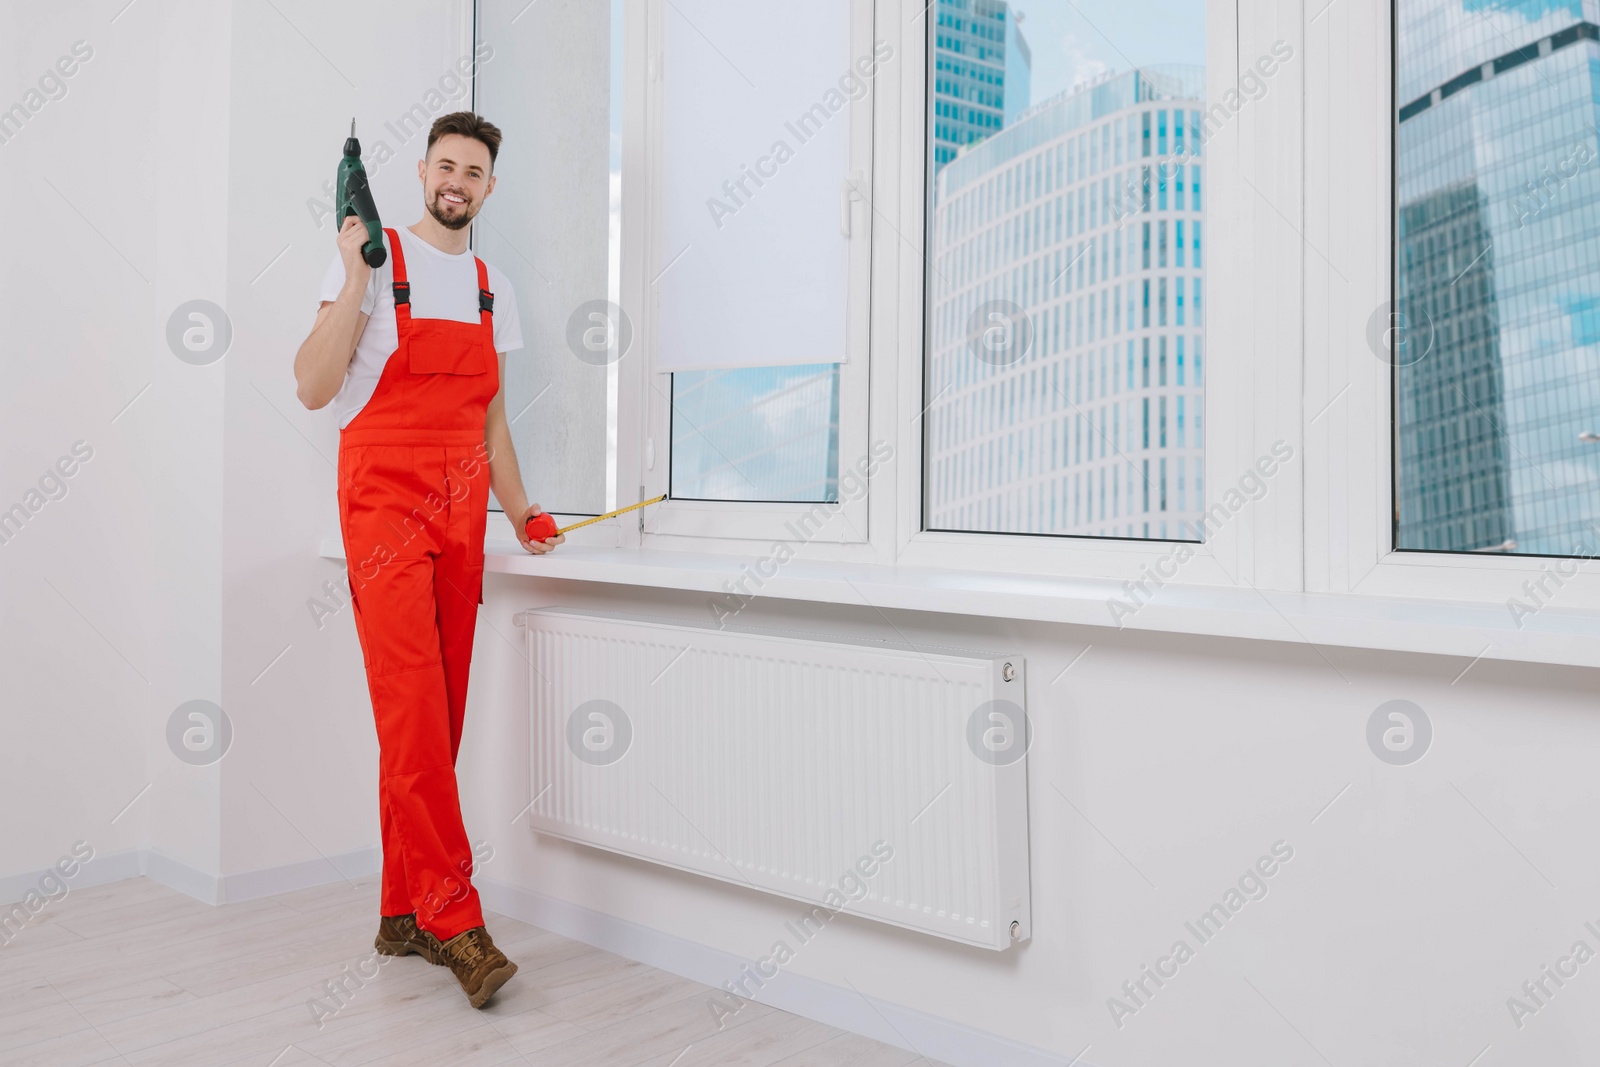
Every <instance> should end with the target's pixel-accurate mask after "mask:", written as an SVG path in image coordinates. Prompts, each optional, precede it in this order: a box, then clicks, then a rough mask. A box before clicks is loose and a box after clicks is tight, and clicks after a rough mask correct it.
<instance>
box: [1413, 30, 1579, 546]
mask: <svg viewBox="0 0 1600 1067" xmlns="http://www.w3.org/2000/svg"><path fill="white" fill-rule="evenodd" d="M1397 15H1398V20H1399V24H1398V36H1397V48H1398V70H1397V82H1398V92H1397V95H1396V105H1397V115H1396V118H1397V121H1398V127H1397V132H1396V137H1397V142H1396V156H1395V160H1396V172H1397V175H1396V176H1397V183H1398V188H1397V190H1396V213H1397V218H1396V240H1395V251H1396V263H1395V285H1396V312H1397V313H1398V315H1399V318H1398V319H1397V320H1396V322H1397V324H1399V325H1400V326H1401V327H1402V328H1403V331H1404V333H1403V338H1404V340H1403V343H1401V344H1399V345H1397V346H1395V349H1394V362H1395V363H1396V366H1397V370H1396V390H1397V393H1396V398H1395V399H1396V403H1395V417H1396V426H1395V445H1396V448H1395V465H1396V471H1395V497H1396V501H1395V503H1396V517H1397V538H1396V544H1397V546H1398V547H1400V548H1403V549H1434V550H1447V551H1471V550H1478V551H1514V552H1521V553H1541V554H1555V555H1570V554H1577V553H1581V554H1585V555H1589V554H1593V553H1594V552H1595V550H1596V549H1600V527H1597V524H1596V519H1600V481H1597V479H1600V444H1597V443H1591V442H1589V441H1586V440H1584V439H1583V435H1586V434H1590V433H1593V432H1595V431H1600V144H1597V134H1596V120H1597V118H1600V43H1597V42H1600V0H1399V2H1398V8H1397Z"/></svg>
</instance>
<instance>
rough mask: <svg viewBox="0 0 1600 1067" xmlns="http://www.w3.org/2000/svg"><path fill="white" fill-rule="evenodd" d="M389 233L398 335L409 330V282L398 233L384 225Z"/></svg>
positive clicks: (404, 256) (395, 319)
mask: <svg viewBox="0 0 1600 1067" xmlns="http://www.w3.org/2000/svg"><path fill="white" fill-rule="evenodd" d="M383 232H384V233H386V234H388V235H389V254H390V255H391V256H393V257H394V321H395V326H396V328H397V329H398V330H399V331H400V335H401V336H402V337H404V336H405V335H406V334H408V333H410V332H411V283H410V282H408V281H407V280H406V254H405V253H404V252H403V251H401V249H400V235H399V234H398V233H396V232H395V231H394V230H391V229H389V228H388V227H384V230H383Z"/></svg>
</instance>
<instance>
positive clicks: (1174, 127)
mask: <svg viewBox="0 0 1600 1067" xmlns="http://www.w3.org/2000/svg"><path fill="white" fill-rule="evenodd" d="M936 4H937V7H938V9H939V11H940V13H941V16H944V15H948V16H950V18H949V19H945V18H943V17H941V19H940V24H941V25H942V26H944V27H945V30H944V31H943V32H941V33H940V34H938V35H935V36H933V37H932V39H931V41H930V45H931V47H932V50H933V55H932V58H931V59H930V66H931V67H932V68H934V69H936V70H940V71H949V72H950V74H949V75H948V76H945V77H941V78H938V79H934V80H932V81H930V83H929V90H930V91H929V99H928V101H927V107H928V113H929V115H930V116H936V115H938V114H939V113H940V107H941V105H942V104H943V103H945V102H946V100H948V99H951V98H955V99H960V98H963V97H965V96H968V95H970V93H971V92H972V91H973V89H974V88H975V87H976V81H975V76H976V74H977V73H978V72H979V71H980V70H982V69H983V67H984V64H981V63H975V62H972V61H970V60H968V61H967V62H966V63H965V66H964V67H963V68H962V70H963V71H964V77H963V76H961V75H959V74H958V73H957V72H956V70H955V67H954V59H953V57H954V56H955V55H957V54H970V50H969V49H965V50H964V49H963V47H962V45H963V41H964V38H963V34H962V32H961V31H960V30H959V27H960V26H961V25H962V17H963V16H964V15H966V14H967V13H969V12H971V11H975V10H977V9H978V8H982V9H983V10H984V11H985V12H988V13H989V14H990V15H991V16H992V19H991V21H993V22H995V23H997V24H998V25H999V26H1002V27H1004V34H1003V35H1002V36H1003V40H1004V48H1003V49H1000V48H996V49H994V50H993V52H992V53H991V55H990V58H989V60H988V69H989V70H991V71H993V72H995V73H996V74H998V73H999V72H1004V88H1003V91H1002V92H1000V93H998V94H996V104H995V109H994V113H995V116H996V118H997V119H998V121H997V122H996V124H995V125H994V126H993V127H992V128H990V129H988V130H986V131H984V132H983V133H982V135H981V136H963V137H960V138H950V137H948V136H947V134H946V130H945V127H943V126H941V125H939V124H937V123H931V124H930V138H929V143H928V145H927V169H928V171H929V173H930V190H929V202H928V212H927V218H928V238H927V247H928V250H929V254H928V270H927V277H926V303H927V317H928V324H927V328H926V335H925V354H924V359H925V374H924V381H923V398H924V402H925V403H926V404H927V409H926V418H925V420H924V426H923V433H924V446H923V448H924V466H925V470H926V475H925V478H924V523H925V526H926V528H927V529H929V530H946V531H960V532H974V533H1023V534H1050V535H1079V536H1090V537H1119V538H1125V537H1133V538H1155V539H1173V540H1201V539H1202V538H1203V529H1204V523H1203V522H1202V521H1201V517H1202V513H1203V505H1204V496H1203V491H1202V485H1203V483H1202V481H1201V479H1200V478H1199V477H1198V472H1199V471H1200V470H1201V469H1202V467H1203V462H1204V448H1203V443H1202V442H1203V438H1202V434H1201V419H1200V412H1201V409H1202V405H1203V397H1204V388H1203V386H1202V384H1201V380H1200V378H1199V376H1198V374H1196V375H1192V376H1190V377H1189V378H1188V379H1187V380H1184V381H1180V380H1179V379H1178V377H1177V376H1176V375H1172V376H1169V375H1168V374H1167V373H1166V362H1165V360H1166V353H1167V352H1168V351H1169V350H1170V351H1174V352H1175V351H1177V350H1178V346H1180V345H1185V346H1187V347H1188V349H1189V350H1191V351H1193V352H1196V353H1198V352H1199V351H1200V349H1201V346H1202V338H1203V330H1202V328H1201V322H1202V319H1201V314H1200V301H1201V298H1202V289H1201V282H1200V276H1201V267H1200V261H1199V256H1198V251H1195V253H1194V254H1193V255H1184V254H1183V253H1184V251H1185V250H1184V249H1183V248H1182V244H1181V243H1182V241H1183V239H1184V236H1185V235H1186V234H1193V235H1194V238H1193V239H1194V240H1195V242H1196V245H1197V244H1198V235H1199V232H1200V231H1199V227H1200V225H1201V221H1202V218H1203V213H1202V210H1201V202H1200V198H1199V193H1198V183H1199V176H1198V172H1199V170H1200V167H1201V165H1202V160H1203V158H1204V157H1203V152H1202V148H1201V140H1202V138H1201V136H1200V132H1201V131H1200V130H1199V123H1198V118H1199V114H1200V110H1201V109H1202V108H1203V107H1204V106H1205V84H1206V83H1205V70H1204V67H1203V65H1202V64H1203V62H1204V56H1205V47H1204V40H1205V34H1204V26H1205V5H1204V2H1203V0H1163V2H1162V3H1160V4H1158V5H1156V6H1157V7H1158V8H1159V9H1160V10H1159V11H1158V12H1149V13H1148V16H1149V17H1148V18H1147V19H1145V20H1142V21H1141V23H1140V24H1141V25H1145V24H1148V25H1149V26H1151V27H1155V28H1151V29H1147V30H1143V31H1141V32H1143V33H1145V34H1147V35H1148V38H1149V39H1148V40H1146V41H1144V42H1142V47H1141V49H1140V51H1141V52H1142V53H1154V57H1153V58H1152V60H1151V61H1150V62H1149V63H1147V64H1146V65H1141V66H1138V67H1131V66H1130V65H1129V63H1128V60H1127V59H1126V58H1125V56H1124V54H1123V52H1122V51H1121V50H1119V49H1118V48H1116V47H1114V46H1112V45H1111V44H1110V43H1108V42H1106V41H1105V38H1104V37H1103V36H1102V35H1101V34H1100V33H1099V32H1098V31H1097V30H1095V28H1094V24H1095V20H1096V15H1097V10H1096V9H1097V8H1103V9H1104V13H1105V14H1106V15H1108V16H1109V15H1110V14H1111V13H1112V10H1113V8H1114V7H1116V6H1117V5H1113V4H1111V3H1110V2H1109V0H1104V2H1103V3H1101V4H1098V5H1097V4H1087V3H1068V2H1067V0H1040V2H1037V3H1034V4H1030V5H1029V6H1028V9H1027V12H1026V18H1025V19H1024V18H1023V17H1022V13H1021V12H1019V11H1018V10H1017V6H1016V5H1015V4H1008V3H1005V2H1001V0H936ZM1030 38H1032V39H1036V40H1040V41H1044V42H1054V41H1059V40H1063V39H1068V38H1070V39H1073V40H1075V41H1077V42H1078V43H1079V45H1080V46H1082V47H1083V48H1085V49H1088V51H1087V52H1086V53H1084V54H1080V55H1078V56H1077V57H1076V58H1075V59H1073V60H1072V61H1070V62H1069V60H1068V58H1067V54H1066V53H1065V52H1063V51H1062V50H1060V49H1057V48H1054V47H1050V48H1041V49H1039V50H1037V51H1035V50H1034V49H1032V48H1031V47H1030V44H1029V40H1030ZM1094 42H1098V43H1094ZM1136 135H1137V136H1138V138H1139V143H1140V150H1139V155H1140V157H1141V159H1148V161H1149V162H1147V163H1143V164H1141V165H1140V167H1139V168H1138V170H1137V172H1135V171H1132V170H1126V171H1125V170H1123V169H1121V168H1120V166H1119V164H1121V163H1122V161H1123V156H1124V151H1123V149H1124V145H1125V144H1127V145H1128V147H1129V150H1130V154H1131V148H1132V140H1133V138H1134V137H1135V136H1136ZM1058 161H1059V164H1058ZM1058 165H1060V166H1061V167H1062V174H1063V180H1062V181H1060V182H1055V181H1053V180H1051V179H1052V178H1053V176H1054V174H1055V173H1056V167H1057V166H1058ZM1191 176H1192V181H1193V183H1194V185H1193V189H1194V191H1193V193H1192V195H1190V196H1187V197H1185V196H1183V195H1182V194H1181V193H1180V192H1179V191H1178V190H1181V189H1182V187H1183V186H1182V183H1183V182H1184V181H1185V180H1190V179H1191ZM1152 183H1153V185H1154V187H1153V188H1152ZM1052 221H1054V224H1052ZM1062 222H1064V225H1062V224H1061V223H1062ZM1174 242H1176V244H1175V243H1174ZM1124 245H1126V246H1127V248H1128V254H1127V255H1126V256H1124V254H1123V249H1124ZM1136 249H1137V255H1136V254H1135V250H1136ZM1152 305H1153V306H1152ZM1152 341H1154V342H1155V343H1156V346H1157V350H1158V352H1159V353H1160V357H1159V358H1160V360H1161V363H1160V368H1159V373H1158V374H1157V375H1156V377H1155V379H1154V380H1152V379H1151V376H1150V374H1149V366H1148V360H1149V355H1148V353H1149V349H1150V346H1151V343H1152ZM1123 351H1125V352H1126V354H1127V356H1128V360H1127V362H1128V367H1129V370H1128V373H1127V374H1126V375H1124V374H1121V373H1119V368H1120V367H1121V363H1120V362H1119V361H1118V359H1117V358H1116V353H1119V352H1123ZM1135 351H1139V352H1140V353H1142V354H1143V355H1142V358H1143V359H1144V360H1145V361H1146V362H1145V365H1144V373H1143V374H1142V375H1141V376H1139V377H1137V378H1136V377H1135V375H1134V374H1133V373H1132V369H1131V368H1132V355H1133V353H1134V352H1135ZM1086 362H1087V364H1088V367H1089V372H1088V373H1089V378H1088V383H1089V384H1088V389H1089V395H1088V397H1085V396H1082V395H1079V394H1078V393H1076V392H1074V391H1073V390H1072V389H1071V388H1070V386H1068V387H1064V386H1062V385H1057V384H1054V383H1057V382H1059V381H1063V380H1064V379H1065V378H1066V375H1067V373H1070V372H1075V371H1077V370H1078V369H1079V368H1081V367H1083V366H1084V364H1085V363H1086ZM1097 365H1098V367H1099V375H1098V378H1097V377H1096V372H1095V367H1096V366H1097ZM1108 367H1109V370H1108V369H1107V368H1108ZM1041 371H1042V372H1043V373H1040V372H1041ZM1046 391H1048V393H1049V395H1045V392H1046ZM1091 399H1092V400H1093V402H1090V400H1091ZM1180 402H1181V403H1182V404H1183V405H1184V408H1183V410H1184V411H1185V412H1188V413H1192V415H1191V418H1192V422H1191V423H1190V424H1189V426H1188V427H1186V429H1187V431H1188V432H1186V433H1185V434H1184V435H1183V436H1182V437H1180V436H1179V435H1177V434H1175V433H1168V432H1167V421H1166V418H1167V416H1166V413H1167V412H1168V411H1169V410H1176V406H1177V405H1178V404H1179V403H1180ZM1152 411H1154V412H1155V415H1154V419H1155V421H1154V424H1153V425H1152V414H1151V412H1152ZM1135 425H1137V426H1138V427H1139V429H1138V431H1137V433H1135V432H1134V429H1133V428H1134V426H1135ZM1067 426H1071V427H1073V432H1074V433H1075V434H1077V435H1079V437H1078V438H1077V439H1078V440H1079V441H1080V442H1082V443H1080V444H1079V445H1078V446H1076V447H1073V448H1070V449H1062V450H1060V451H1057V450H1056V449H1054V448H1050V450H1049V451H1048V452H1046V451H1044V450H1045V449H1046V448H1047V447H1048V442H1050V441H1052V440H1055V439H1057V435H1058V431H1061V430H1063V429H1065V428H1066V427H1067ZM1124 427H1126V430H1125V429H1124ZM1061 436H1062V437H1063V438H1064V437H1065V435H1064V434H1063V435H1061ZM1001 454H1003V455H1005V456H1007V457H1009V458H1008V460H1007V461H1006V462H1003V463H998V464H990V463H986V462H985V460H986V457H990V456H994V455H1001ZM1178 470H1185V471H1188V470H1192V471H1195V472H1196V477H1195V478H1194V480H1193V481H1192V483H1191V482H1188V481H1186V482H1185V487H1186V490H1187V491H1186V492H1185V493H1184V494H1182V496H1181V497H1180V496H1179V495H1178V494H1175V493H1173V492H1169V489H1168V481H1167V475H1168V472H1172V471H1178ZM947 471H971V472H974V476H971V477H960V478H952V477H946V476H943V475H942V473H941V472H947ZM1180 499H1181V501H1182V504H1181V506H1180V504H1179V501H1180Z"/></svg>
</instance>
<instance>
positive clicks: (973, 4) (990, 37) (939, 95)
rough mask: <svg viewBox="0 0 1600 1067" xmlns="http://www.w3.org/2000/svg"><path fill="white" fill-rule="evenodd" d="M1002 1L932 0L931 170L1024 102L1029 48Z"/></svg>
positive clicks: (994, 128) (998, 124)
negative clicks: (935, 6) (934, 11)
mask: <svg viewBox="0 0 1600 1067" xmlns="http://www.w3.org/2000/svg"><path fill="white" fill-rule="evenodd" d="M1021 23H1022V14H1021V12H1018V11H1015V10H1013V9H1012V6H1011V5H1010V4H1008V3H1007V2H1006V0H938V16H937V25H936V26H935V31H934V32H935V34H936V37H935V40H934V53H933V55H934V79H935V80H934V91H933V137H934V142H935V144H934V153H933V161H934V167H935V169H938V168H940V167H943V166H944V165H945V164H946V163H948V162H950V160H952V159H954V158H956V153H957V152H958V151H959V150H960V149H961V148H962V147H963V146H964V145H969V144H973V143H975V142H977V141H981V140H983V139H984V138H985V137H988V136H990V135H992V134H994V133H997V132H998V131H999V130H1000V129H1001V128H1002V127H1004V126H1005V125H1007V124H1008V123H1010V122H1011V121H1012V120H1013V119H1015V118H1016V116H1018V115H1019V114H1021V113H1022V112H1023V111H1024V110H1026V109H1027V107H1028V93H1029V82H1030V80H1031V73H1032V68H1033V53H1032V51H1031V50H1030V49H1029V48H1028V41H1027V38H1025V37H1024V36H1023V33H1022V26H1021Z"/></svg>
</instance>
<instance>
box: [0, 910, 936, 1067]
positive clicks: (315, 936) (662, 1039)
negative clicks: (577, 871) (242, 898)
mask: <svg viewBox="0 0 1600 1067" xmlns="http://www.w3.org/2000/svg"><path fill="white" fill-rule="evenodd" d="M377 916H378V891H377V884H376V882H366V883H358V884H355V885H351V884H350V883H346V882H340V883H338V884H336V885H331V886H324V887H321V888H317V889H308V890H304V891H302V892H298V893H289V894H285V895H283V896H279V897H273V898H270V899H266V900H257V901H251V902H248V903H242V904H228V905H224V906H222V907H215V908H214V907H211V906H209V905H206V904H202V903H200V902H198V901H196V900H193V899H191V898H190V897H187V896H185V895H183V894H182V893H179V892H176V891H175V890H171V889H168V888H166V887H165V886H162V885H160V884H158V883H156V882H152V881H150V880H149V879H146V878H134V879H130V880H128V881H124V882H118V883H116V884H114V885H106V886H96V887H93V888H86V889H74V890H71V891H70V892H69V893H68V895H67V896H66V897H65V898H63V899H62V900H60V901H58V902H55V903H50V904H47V905H46V906H45V907H44V908H43V909H42V910H41V911H40V912H39V913H38V914H37V915H36V916H34V918H33V919H32V921H31V922H30V923H29V924H28V925H27V926H26V927H24V928H23V929H22V931H21V932H20V934H18V935H17V936H16V938H15V939H14V940H12V941H11V943H10V944H8V945H5V946H4V947H0V1064H5V1065H7V1067H22V1065H25V1064H38V1065H40V1067H74V1065H77V1064H94V1063H126V1064H133V1065H135V1067H144V1065H146V1064H151V1065H157V1064H158V1065H160V1067H186V1065H191V1064H192V1065H195V1067H306V1065H311V1064H328V1065H331V1067H346V1065H354V1064H382V1065H384V1067H403V1065H407V1064H429V1065H443V1064H449V1065H451V1067H490V1065H493V1064H519V1063H528V1064H538V1065H539V1067H559V1065H563V1064H573V1065H583V1067H635V1065H637V1067H646V1065H648V1067H703V1065H708V1064H730V1065H732V1064H738V1065H746V1067H902V1065H910V1064H929V1063H931V1061H929V1060H926V1059H923V1058H921V1057H918V1056H916V1055H914V1054H912V1053H909V1052H904V1051H902V1050H900V1049H897V1048H894V1047H891V1046H889V1045H884V1044H880V1043H878V1042H875V1041H870V1040H867V1039H866V1038H862V1037H857V1036H855V1035H852V1034H847V1033H845V1032H844V1031H841V1030H835V1029H833V1028H832V1027H829V1026H824V1025H822V1024H821V1023H816V1022H812V1021H810V1020H808V1019H803V1018H800V1017H799V1016H796V1015H790V1014H788V1013H787V1012H783V1011H778V1010H777V1009H774V1008H768V1007H764V1006H762V1005H760V1004H755V1003H749V1002H747V1003H746V1004H745V1006H744V1007H743V1008H742V1009H741V1010H740V1011H739V1012H738V1013H737V1014H736V1015H734V1016H732V1017H731V1018H729V1019H727V1020H726V1025H725V1027H724V1028H723V1029H722V1030H721V1031H719V1030H718V1029H717V1026H716V1022H715V1020H714V1019H713V1017H712V1013H711V1010H710V1008H709V1006H708V1005H709V1002H710V999H711V997H712V995H713V993H714V991H713V990H712V989H711V987H709V986H705V985H701V984H700V983H698V982H692V981H689V980H688V979H686V978H680V977H678V976H676V975H673V974H668V973H667V972H665V971H659V970H656V969H654V968H652V967H647V966H645V965H644V964H641V963H636V962H634V961H632V960H628V959H625V958H623V957H621V956H616V955H613V954H612V953H609V952H604V951H601V950H600V949H596V948H591V947H590V946H588V945H585V944H583V943H582V942H579V941H569V940H567V939H566V938H564V937H559V936H557V935H555V934H552V933H548V932H546V931H543V930H540V929H538V928H536V927H533V926H529V925H528V924H527V923H523V922H518V921H517V920H515V919H508V918H503V917H500V916H497V915H492V914H491V915H490V916H489V917H488V925H489V932H490V934H491V935H493V937H494V939H495V943H496V944H497V945H499V946H500V948H501V949H502V950H504V951H505V953H506V955H508V956H510V957H511V958H512V959H513V960H515V961H516V963H517V965H518V967H519V968H520V969H519V970H518V972H517V975H516V977H514V978H512V979H511V981H510V982H509V983H508V984H507V985H506V986H505V988H504V989H502V990H500V992H499V993H498V994H497V995H496V996H495V998H494V1000H492V1001H491V1002H490V1003H489V1005H488V1006H487V1007H486V1008H484V1009H483V1010H481V1011H478V1010H474V1009H473V1008H472V1007H471V1006H470V1005H469V1004H468V1003H467V1001H466V998H465V997H464V996H463V995H462V993H461V991H460V987H459V986H457V985H456V982H455V979H454V977H453V976H452V975H451V973H450V971H449V969H448V968H446V967H436V966H433V965H431V964H428V963H426V962H424V961H423V960H422V959H421V957H418V956H404V957H398V958H394V957H374V953H373V949H372V938H373V935H374V934H376V933H377V923H378V920H377ZM376 960H383V961H384V962H383V963H381V964H379V963H377V962H376ZM363 974H365V975H367V976H370V977H366V978H363V977H362V975H363ZM340 980H342V981H343V983H344V991H342V992H340V993H339V994H338V996H334V995H330V993H329V989H328V988H327V984H328V983H330V982H333V983H336V984H335V986H334V988H335V989H338V988H339V987H338V985H337V983H338V982H339V981H340ZM319 1001H320V1003H321V1005H322V1010H321V1012H320V1013H319V1012H317V1011H315V1010H314V1008H313V1004H314V1003H316V1002H319ZM319 1014H320V1016H321V1018H320V1019H319V1018H318V1016H319ZM935 1067H941V1065H935Z"/></svg>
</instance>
